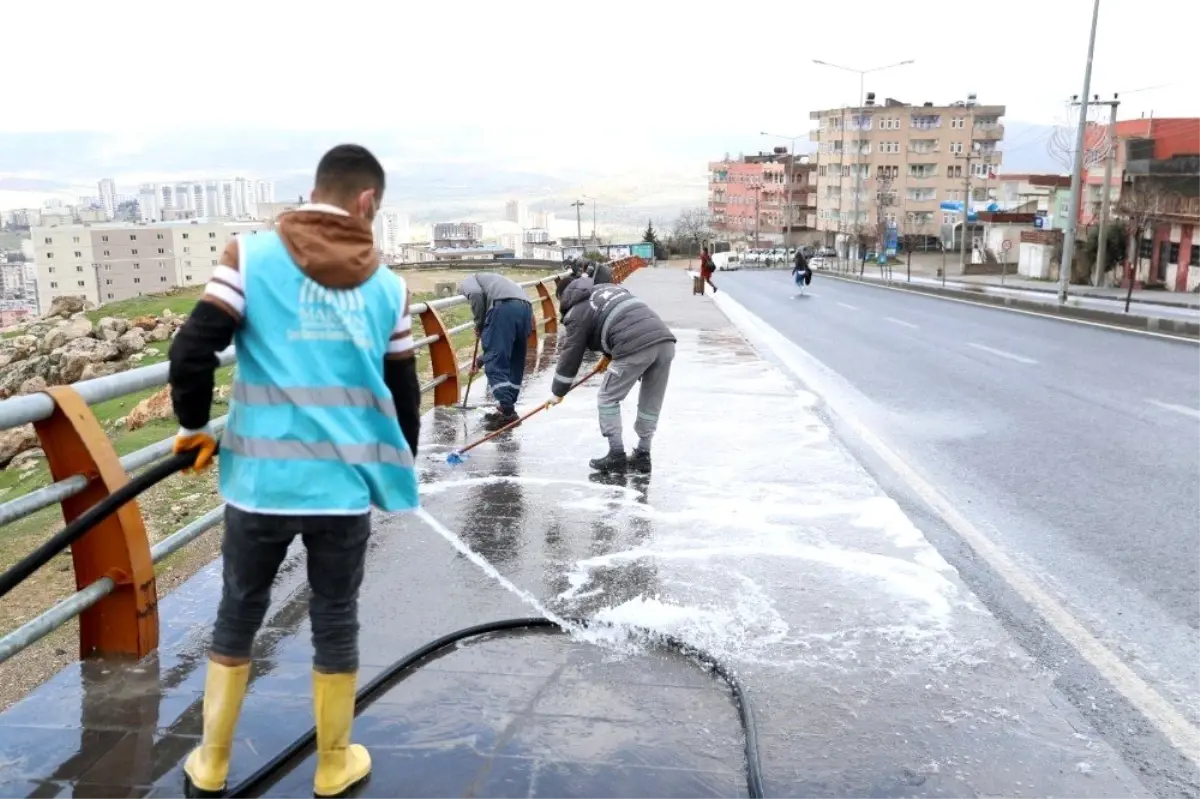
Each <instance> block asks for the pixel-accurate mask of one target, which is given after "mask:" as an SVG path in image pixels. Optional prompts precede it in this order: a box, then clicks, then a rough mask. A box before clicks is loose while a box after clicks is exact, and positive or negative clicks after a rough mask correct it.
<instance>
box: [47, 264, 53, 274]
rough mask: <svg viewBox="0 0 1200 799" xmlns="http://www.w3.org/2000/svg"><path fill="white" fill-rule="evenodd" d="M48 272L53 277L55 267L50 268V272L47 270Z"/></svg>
mask: <svg viewBox="0 0 1200 799" xmlns="http://www.w3.org/2000/svg"><path fill="white" fill-rule="evenodd" d="M46 271H48V272H49V273H50V274H52V275H53V274H54V267H53V266H52V267H50V268H49V269H48V270H46Z"/></svg>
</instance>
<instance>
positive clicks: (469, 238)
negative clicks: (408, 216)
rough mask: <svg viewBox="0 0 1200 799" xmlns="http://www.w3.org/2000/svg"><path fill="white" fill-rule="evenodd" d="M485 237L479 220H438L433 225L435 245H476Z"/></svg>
mask: <svg viewBox="0 0 1200 799" xmlns="http://www.w3.org/2000/svg"><path fill="white" fill-rule="evenodd" d="M482 239H483V225H481V224H479V223H478V222H438V223H437V224H436V225H434V226H433V246H434V247H474V246H476V245H477V244H479V242H480V241H481V240H482Z"/></svg>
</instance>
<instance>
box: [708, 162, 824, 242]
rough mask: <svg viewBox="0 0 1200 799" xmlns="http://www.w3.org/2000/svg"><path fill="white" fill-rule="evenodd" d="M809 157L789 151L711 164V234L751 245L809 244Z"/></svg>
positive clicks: (812, 222)
mask: <svg viewBox="0 0 1200 799" xmlns="http://www.w3.org/2000/svg"><path fill="white" fill-rule="evenodd" d="M815 169H816V166H815V164H812V163H810V162H809V159H808V156H803V155H796V156H790V157H789V155H788V153H787V150H786V149H785V148H782V147H781V148H777V149H776V151H775V152H773V153H759V154H758V155H747V156H743V157H742V158H741V160H738V161H734V160H731V159H728V158H727V159H725V160H723V161H712V162H710V163H709V165H708V175H709V177H708V210H709V215H710V216H711V218H712V226H713V230H714V231H715V232H716V233H718V234H720V235H722V236H724V237H726V238H728V239H730V240H731V241H744V242H751V246H762V245H764V244H771V245H774V244H782V243H784V241H785V239H786V241H787V243H788V244H789V245H795V244H802V243H806V241H807V238H806V237H805V234H806V233H809V234H811V233H812V231H813V229H814V228H815V227H816V212H817V209H816V200H815V189H816V186H815V183H814V181H813V175H814V172H815Z"/></svg>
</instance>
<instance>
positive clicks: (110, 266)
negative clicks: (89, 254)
mask: <svg viewBox="0 0 1200 799" xmlns="http://www.w3.org/2000/svg"><path fill="white" fill-rule="evenodd" d="M104 271H105V272H111V271H112V264H105V265H104Z"/></svg>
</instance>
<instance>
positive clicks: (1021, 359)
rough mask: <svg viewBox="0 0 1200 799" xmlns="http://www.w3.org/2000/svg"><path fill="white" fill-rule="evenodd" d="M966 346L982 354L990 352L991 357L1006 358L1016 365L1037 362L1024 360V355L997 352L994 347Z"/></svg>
mask: <svg viewBox="0 0 1200 799" xmlns="http://www.w3.org/2000/svg"><path fill="white" fill-rule="evenodd" d="M967 346H968V347H974V348H975V349H977V350H983V351H984V352H990V353H991V354H992V355H998V356H1000V357H1001V358H1008V359H1009V360H1010V361H1016V362H1017V363H1037V361H1035V360H1034V359H1033V358H1026V357H1025V356H1024V355H1014V354H1013V353H1011V352H1005V351H1004V350H998V349H996V348H995V347H987V346H984V345H983V344H967Z"/></svg>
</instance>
